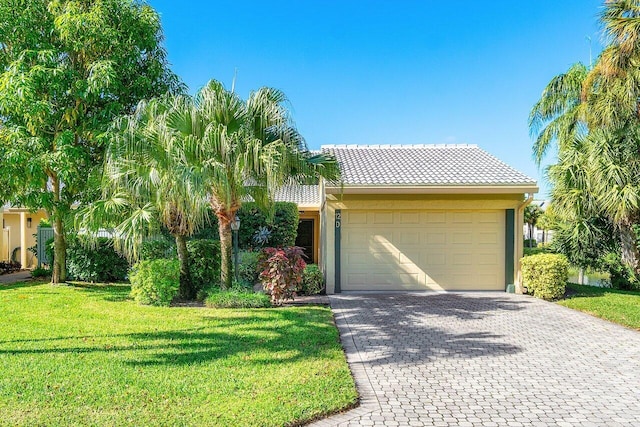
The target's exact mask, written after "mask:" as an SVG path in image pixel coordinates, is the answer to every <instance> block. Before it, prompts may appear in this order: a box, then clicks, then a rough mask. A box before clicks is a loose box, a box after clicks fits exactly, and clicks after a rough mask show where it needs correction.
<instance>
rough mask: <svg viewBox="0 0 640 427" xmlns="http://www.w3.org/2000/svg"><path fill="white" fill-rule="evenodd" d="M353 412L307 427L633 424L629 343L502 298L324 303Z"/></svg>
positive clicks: (634, 373)
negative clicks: (347, 373)
mask: <svg viewBox="0 0 640 427" xmlns="http://www.w3.org/2000/svg"><path fill="white" fill-rule="evenodd" d="M330 301H331V306H332V308H333V311H334V313H335V317H336V323H337V325H338V327H339V329H340V335H341V339H342V342H343V345H344V348H345V351H346V353H347V359H348V361H349V365H350V366H351V369H352V371H353V373H354V377H355V379H356V384H357V386H358V390H359V392H360V394H361V405H360V406H359V407H358V408H356V409H354V410H352V411H349V412H346V413H344V414H339V415H335V416H333V417H330V418H328V419H325V420H321V421H318V422H316V423H314V424H313V425H315V426H335V425H339V426H428V425H433V426H453V425H455V426H547V425H560V426H598V425H606V426H622V425H640V333H639V332H636V331H633V330H630V329H626V328H623V327H621V326H618V325H615V324H612V323H609V322H606V321H603V320H600V319H596V318H594V317H591V316H589V315H586V314H583V313H580V312H577V311H573V310H570V309H568V308H565V307H561V306H558V305H556V304H552V303H547V302H544V301H539V300H536V299H534V298H531V297H526V296H519V295H510V294H505V293H471V292H470V293H445V294H436V293H433V294H409V293H405V294H367V295H364V294H360V295H357V294H342V295H336V296H331V297H330Z"/></svg>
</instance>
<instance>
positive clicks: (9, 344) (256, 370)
mask: <svg viewBox="0 0 640 427" xmlns="http://www.w3.org/2000/svg"><path fill="white" fill-rule="evenodd" d="M129 291H130V288H129V286H126V285H109V286H107V285H85V286H64V285H63V286H52V285H49V284H43V283H37V282H36V283H23V284H15V285H5V286H2V287H0V312H1V313H2V317H3V319H2V322H1V323H0V366H2V369H1V370H0V419H1V420H2V423H6V424H8V425H54V426H55V425H220V426H227V425H228V426H237V425H247V426H249V425H256V426H257V425H260V426H282V425H291V424H299V423H302V422H304V421H306V420H310V419H314V418H318V417H320V416H322V415H323V414H329V413H333V412H336V411H339V410H341V409H344V408H347V407H351V406H353V405H354V404H355V403H356V401H357V392H356V390H355V385H354V382H353V379H352V377H351V374H350V372H349V369H348V366H347V363H346V360H345V356H344V353H343V351H342V348H341V346H340V343H339V337H338V331H337V330H336V328H335V325H334V324H333V319H332V314H331V311H330V310H329V309H328V308H325V307H314V306H306V307H286V308H278V309H273V308H270V309H246V310H238V309H208V308H192V307H171V308H168V307H148V306H140V305H137V304H136V303H135V302H133V301H132V300H130V298H129Z"/></svg>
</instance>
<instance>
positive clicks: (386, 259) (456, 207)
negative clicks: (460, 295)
mask: <svg viewBox="0 0 640 427" xmlns="http://www.w3.org/2000/svg"><path fill="white" fill-rule="evenodd" d="M322 151H323V152H325V153H331V154H334V155H335V156H336V158H337V160H338V162H339V163H340V165H341V168H342V173H343V182H342V183H341V184H329V183H321V184H320V185H319V186H317V194H318V197H317V199H315V198H313V200H312V199H311V198H309V199H308V203H307V204H306V205H305V207H304V209H303V208H301V210H302V211H304V215H305V218H308V220H309V221H312V225H311V228H313V230H314V236H318V237H317V238H316V239H315V240H314V243H313V244H314V252H316V253H318V254H319V255H318V257H319V263H320V265H321V268H322V270H323V271H324V273H325V279H326V283H327V292H328V293H338V292H341V291H380V290H384V291H394V290H505V288H506V285H508V284H511V283H516V282H517V280H518V279H519V270H520V266H519V260H520V258H521V256H522V242H523V233H522V230H523V209H524V206H525V205H526V204H527V203H528V202H530V201H531V200H532V197H533V193H535V192H537V191H538V188H537V186H536V182H535V181H534V180H533V179H531V178H529V177H528V176H526V175H524V174H522V173H520V172H518V171H517V170H515V169H513V168H511V167H510V166H508V165H506V164H505V163H503V162H501V161H500V160H498V159H496V158H495V157H493V156H491V155H490V154H488V153H487V152H485V151H483V150H481V149H480V148H478V147H477V146H475V145H413V146H411V145H409V146H398V145H385V146H323V147H322ZM311 188H312V187H311ZM311 188H307V187H305V188H304V189H302V188H301V189H300V191H301V193H302V192H304V193H305V194H307V193H313V191H311ZM287 191H288V193H287V195H288V196H289V201H297V200H298V199H299V198H301V197H302V196H303V195H302V194H293V193H294V192H293V188H289V189H288V190H287ZM525 195H526V196H528V198H527V197H525ZM285 199H286V197H280V200H285ZM301 224H302V223H301ZM316 230H317V232H316ZM297 244H299V245H302V242H297Z"/></svg>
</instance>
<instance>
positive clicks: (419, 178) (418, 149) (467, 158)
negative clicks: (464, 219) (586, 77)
mask: <svg viewBox="0 0 640 427" xmlns="http://www.w3.org/2000/svg"><path fill="white" fill-rule="evenodd" d="M322 151H323V152H325V153H331V154H333V155H335V156H336V159H337V160H338V162H339V163H340V165H341V167H342V178H343V182H344V184H345V185H373V186H376V185H398V186H403V185H412V186H413V185H426V186H428V185H535V184H536V182H535V180H534V179H532V178H530V177H528V176H526V175H524V174H523V173H521V172H519V171H517V170H515V169H514V168H512V167H511V166H509V165H507V164H505V163H504V162H502V161H500V160H499V159H497V158H496V157H494V156H492V155H491V154H489V153H487V152H486V151H484V150H482V149H480V148H478V146H476V145H467V144H456V145H451V144H439V145H382V146H380V145H374V146H370V145H348V146H346V145H342V146H339V145H325V146H323V147H322Z"/></svg>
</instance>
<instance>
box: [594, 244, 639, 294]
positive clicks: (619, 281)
mask: <svg viewBox="0 0 640 427" xmlns="http://www.w3.org/2000/svg"><path fill="white" fill-rule="evenodd" d="M601 264H602V267H603V268H604V269H605V270H606V271H608V272H609V280H610V282H611V283H610V284H611V287H612V288H614V289H622V290H627V291H630V290H634V289H640V280H639V278H638V277H637V275H636V274H635V272H634V271H633V269H631V268H630V267H628V266H627V265H625V264H624V263H623V262H622V258H621V256H620V254H619V253H617V252H609V253H607V254H606V255H605V256H603V257H602V259H601Z"/></svg>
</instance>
